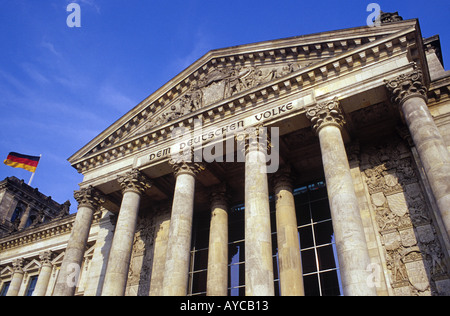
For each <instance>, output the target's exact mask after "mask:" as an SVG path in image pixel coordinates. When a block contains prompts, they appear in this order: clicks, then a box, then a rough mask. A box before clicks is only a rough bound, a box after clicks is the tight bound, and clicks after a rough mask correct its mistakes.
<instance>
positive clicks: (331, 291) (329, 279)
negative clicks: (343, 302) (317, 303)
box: [320, 270, 341, 296]
mask: <svg viewBox="0 0 450 316" xmlns="http://www.w3.org/2000/svg"><path fill="white" fill-rule="evenodd" d="M337 273H338V271H336V270H335V271H329V272H324V273H321V274H320V283H321V285H322V295H326V296H338V295H341V292H340V290H339V282H338V276H337Z"/></svg>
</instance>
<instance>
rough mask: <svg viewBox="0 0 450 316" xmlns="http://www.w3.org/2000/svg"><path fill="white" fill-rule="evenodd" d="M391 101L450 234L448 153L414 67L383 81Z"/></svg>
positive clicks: (419, 72)
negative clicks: (408, 132) (390, 94)
mask: <svg viewBox="0 0 450 316" xmlns="http://www.w3.org/2000/svg"><path fill="white" fill-rule="evenodd" d="M386 84H387V87H388V89H389V90H390V91H391V92H392V95H393V100H394V102H396V103H398V104H399V105H400V110H401V112H402V113H403V117H404V119H405V122H406V125H407V126H408V128H409V131H410V133H411V137H412V139H413V142H414V144H415V145H416V148H417V152H418V153H419V157H420V161H421V162H422V165H423V168H424V170H425V173H426V175H427V178H428V181H429V183H430V186H431V190H432V192H433V195H434V197H435V199H436V203H437V206H438V208H439V212H440V216H441V218H442V222H443V223H444V226H445V229H446V231H447V234H448V235H449V236H450V154H449V152H448V150H447V146H446V144H445V142H444V139H443V137H442V135H441V133H440V132H439V129H438V128H437V126H436V124H435V122H434V120H433V117H432V116H431V113H430V111H429V110H428V106H427V97H426V91H427V89H426V87H425V86H424V85H423V78H422V72H421V71H420V70H418V69H417V70H415V71H413V72H411V73H409V74H406V75H401V76H399V77H397V78H396V79H394V80H390V81H386Z"/></svg>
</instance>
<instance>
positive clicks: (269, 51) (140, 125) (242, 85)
mask: <svg viewBox="0 0 450 316" xmlns="http://www.w3.org/2000/svg"><path fill="white" fill-rule="evenodd" d="M416 27H417V20H409V21H402V22H396V23H391V24H387V25H383V26H381V27H372V28H371V27H359V28H352V29H346V30H339V31H331V32H324V33H319V34H312V35H307V36H299V37H292V38H288V39H281V40H275V41H268V42H261V43H255V44H249V45H242V46H236V47H230V48H225V49H218V50H213V51H210V52H208V53H207V54H206V55H205V56H203V57H202V58H200V59H199V60H198V61H196V62H195V63H194V64H192V65H191V66H190V67H188V68H187V69H186V70H184V71H183V72H182V73H180V74H179V75H178V76H176V77H175V78H174V79H172V80H171V81H169V82H168V83H167V84H166V85H164V86H163V87H161V88H160V89H159V90H157V91H156V92H155V93H153V94H152V95H150V96H149V97H148V98H147V99H145V100H144V101H142V102H141V103H140V104H139V105H137V106H136V107H135V108H134V109H132V110H131V111H130V112H128V113H127V114H125V115H124V116H123V117H122V118H120V119H119V120H118V121H117V122H115V123H114V124H113V125H111V126H110V127H109V128H108V129H106V130H105V131H104V132H103V133H101V134H100V135H98V136H97V137H96V138H95V139H93V140H92V141H91V142H90V143H89V144H87V145H86V146H85V147H83V148H82V149H81V150H79V151H78V152H77V153H76V154H74V155H73V156H72V157H70V158H69V162H70V163H71V164H72V165H73V166H74V167H75V168H76V169H78V170H79V171H80V172H82V171H83V170H86V168H87V166H88V165H90V166H95V165H98V164H101V163H102V161H103V160H104V158H102V159H96V158H95V157H96V156H97V157H98V155H99V154H102V153H105V154H104V157H106V158H108V157H109V156H112V155H114V154H115V153H117V152H119V151H124V152H126V151H127V148H131V147H134V146H140V144H141V143H142V140H140V139H137V138H139V136H140V135H148V136H145V138H146V139H145V140H144V141H146V142H147V143H150V142H151V139H152V138H153V137H154V135H156V134H155V130H157V129H158V128H164V127H165V126H168V125H170V124H173V123H176V122H179V121H180V119H182V118H183V117H187V116H190V115H192V114H193V113H201V112H202V111H206V112H208V111H211V110H210V108H211V107H213V106H214V105H216V104H220V103H228V104H230V103H232V101H233V100H235V99H241V100H242V99H243V98H244V97H246V96H247V95H250V98H253V97H254V95H255V93H254V91H255V90H256V89H258V88H263V87H265V86H270V85H271V84H272V83H274V84H277V82H279V81H280V80H283V78H290V77H291V76H292V77H293V76H295V75H296V74H298V73H302V72H304V73H305V76H306V77H307V78H308V76H309V78H311V79H312V80H314V77H315V76H316V72H315V71H316V69H315V68H316V67H319V70H318V72H319V73H320V72H322V73H323V74H325V76H326V75H327V72H328V69H327V67H326V66H323V65H325V64H324V63H325V62H326V61H327V60H335V59H336V58H338V57H339V56H344V55H345V56H347V55H348V56H350V57H348V58H347V60H348V59H349V58H350V61H348V62H349V63H352V58H351V55H349V52H351V51H357V50H359V49H360V48H361V47H365V46H370V45H371V43H375V42H378V41H380V40H382V39H383V38H387V37H391V36H392V35H393V34H397V33H399V32H401V31H402V30H406V29H414V28H416ZM376 49H378V48H376ZM374 54H377V52H376V51H374ZM358 58H361V59H365V58H366V55H365V52H362V53H360V57H358ZM320 67H321V68H320ZM334 67H336V68H337V71H339V69H338V68H339V67H340V64H339V62H337V63H335V65H334ZM295 80H297V82H298V81H299V80H301V79H295ZM287 84H288V85H289V83H287ZM275 89H278V88H276V87H275ZM262 93H263V94H264V92H262ZM127 142H128V143H129V142H133V144H131V145H130V144H128V143H127ZM88 160H90V162H89V163H88V162H87V161H88Z"/></svg>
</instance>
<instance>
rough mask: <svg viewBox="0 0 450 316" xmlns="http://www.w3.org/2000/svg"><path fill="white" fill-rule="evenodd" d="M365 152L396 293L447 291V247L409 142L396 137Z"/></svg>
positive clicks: (363, 156) (368, 181) (366, 176)
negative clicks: (436, 224)
mask: <svg viewBox="0 0 450 316" xmlns="http://www.w3.org/2000/svg"><path fill="white" fill-rule="evenodd" d="M360 155H361V158H360V161H361V170H362V171H363V178H364V179H365V182H366V185H367V188H368V191H369V194H370V202H371V204H372V210H373V212H374V218H375V221H376V225H377V228H378V233H379V234H380V240H381V243H382V245H383V248H384V253H385V258H386V266H387V269H388V275H389V277H390V282H391V286H392V288H393V291H394V294H396V295H433V294H447V295H448V294H449V293H445V290H443V288H444V287H443V286H440V283H439V282H441V281H442V280H444V282H448V281H447V280H448V279H449V275H448V271H447V268H446V267H445V264H444V262H445V258H444V254H443V248H442V247H441V244H440V242H439V239H438V237H437V233H436V230H435V228H434V223H433V219H432V217H431V215H430V211H429V210H428V207H427V203H426V201H425V196H424V194H423V192H422V188H421V186H420V184H419V174H418V172H416V169H415V165H414V158H413V156H412V154H411V152H410V149H409V148H408V146H407V144H406V143H405V142H404V141H402V140H400V139H393V140H391V141H389V142H385V143H382V144H378V145H375V146H370V147H364V148H361V154H360Z"/></svg>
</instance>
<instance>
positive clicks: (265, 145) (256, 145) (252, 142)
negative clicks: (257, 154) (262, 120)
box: [235, 124, 272, 155]
mask: <svg viewBox="0 0 450 316" xmlns="http://www.w3.org/2000/svg"><path fill="white" fill-rule="evenodd" d="M235 138H236V141H237V143H238V150H239V149H241V150H242V152H243V154H244V155H246V154H248V153H249V152H250V151H261V152H264V153H267V152H268V151H269V149H270V148H271V147H272V145H271V142H270V137H269V134H268V132H267V128H265V127H264V126H263V125H262V124H260V125H257V126H252V127H248V128H246V129H245V130H243V131H240V132H237V133H236V136H235Z"/></svg>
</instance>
